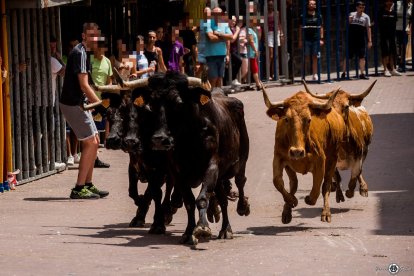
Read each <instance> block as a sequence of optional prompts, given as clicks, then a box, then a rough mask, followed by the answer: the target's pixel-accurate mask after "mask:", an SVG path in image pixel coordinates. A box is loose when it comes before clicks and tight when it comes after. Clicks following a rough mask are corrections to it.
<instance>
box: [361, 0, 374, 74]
mask: <svg viewBox="0 0 414 276" xmlns="http://www.w3.org/2000/svg"><path fill="white" fill-rule="evenodd" d="M369 7H370V6H369V0H365V11H366V12H365V13H366V14H367V15H368V16H370V15H369V13H370V12H369V11H370V8H369ZM370 18H372V17H370ZM369 27H370V28H371V26H369ZM367 35H368V34H367ZM371 36H372V32H371ZM371 39H372V37H371ZM367 42H368V38H367ZM365 45H366V44H365ZM368 64H369V49H368V47H367V46H365V75H366V76H368V75H369V72H368V70H369V69H368ZM361 73H362V72H361Z"/></svg>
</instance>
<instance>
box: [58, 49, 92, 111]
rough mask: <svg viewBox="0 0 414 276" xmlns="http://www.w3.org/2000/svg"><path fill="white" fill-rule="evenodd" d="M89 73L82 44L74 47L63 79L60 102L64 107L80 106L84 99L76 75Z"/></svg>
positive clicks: (88, 63)
mask: <svg viewBox="0 0 414 276" xmlns="http://www.w3.org/2000/svg"><path fill="white" fill-rule="evenodd" d="M90 71H91V64H90V62H89V58H88V55H87V53H86V49H85V46H84V45H83V44H82V43H79V44H78V45H76V46H75V47H74V48H73V49H72V51H71V52H70V54H69V56H68V63H67V65H66V71H65V79H64V81H63V88H62V95H61V98H60V102H61V103H63V104H65V105H72V106H74V105H80V104H81V103H82V101H83V99H84V96H83V92H82V90H81V88H80V83H79V79H78V74H81V73H85V74H86V73H88V72H90Z"/></svg>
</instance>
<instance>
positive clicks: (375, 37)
mask: <svg viewBox="0 0 414 276" xmlns="http://www.w3.org/2000/svg"><path fill="white" fill-rule="evenodd" d="M373 19H374V20H373V21H372V20H371V22H379V21H378V3H377V1H374V17H373ZM378 25H379V24H374V30H371V36H372V47H373V48H374V67H375V76H378V66H379V65H378V56H379V55H378V47H377V46H378Z"/></svg>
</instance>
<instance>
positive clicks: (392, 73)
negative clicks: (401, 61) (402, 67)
mask: <svg viewBox="0 0 414 276" xmlns="http://www.w3.org/2000/svg"><path fill="white" fill-rule="evenodd" d="M391 75H393V76H398V77H399V76H402V74H401V73H400V72H398V71H397V70H395V69H394V70H392V71H391Z"/></svg>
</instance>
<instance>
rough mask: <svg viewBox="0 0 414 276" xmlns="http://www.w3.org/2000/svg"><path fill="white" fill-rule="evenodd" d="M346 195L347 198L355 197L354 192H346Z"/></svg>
mask: <svg viewBox="0 0 414 276" xmlns="http://www.w3.org/2000/svg"><path fill="white" fill-rule="evenodd" d="M345 195H346V197H347V198H353V197H354V191H352V190H346V192H345Z"/></svg>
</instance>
